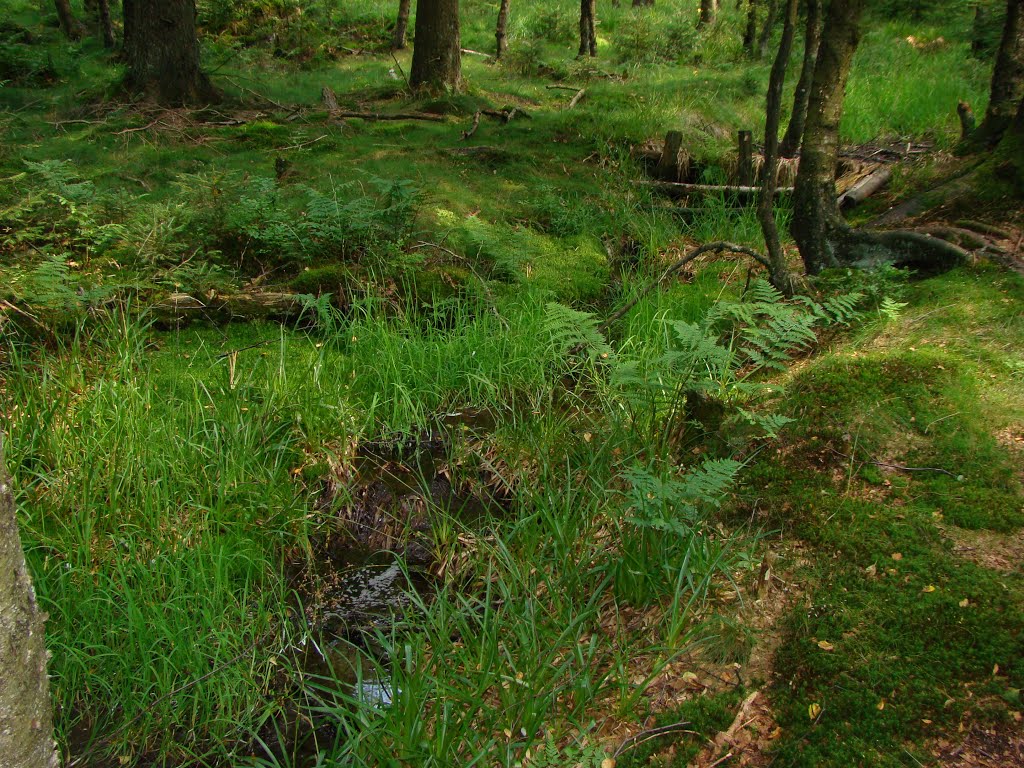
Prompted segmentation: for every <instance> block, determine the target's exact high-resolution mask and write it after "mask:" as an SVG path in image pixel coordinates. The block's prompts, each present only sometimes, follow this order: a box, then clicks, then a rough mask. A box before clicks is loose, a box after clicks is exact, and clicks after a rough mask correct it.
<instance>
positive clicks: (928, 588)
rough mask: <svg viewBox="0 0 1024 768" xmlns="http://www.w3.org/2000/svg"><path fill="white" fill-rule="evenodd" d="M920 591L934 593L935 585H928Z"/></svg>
mask: <svg viewBox="0 0 1024 768" xmlns="http://www.w3.org/2000/svg"><path fill="white" fill-rule="evenodd" d="M921 591H922V592H934V591H935V585H934V584H929V585H928V586H927V587H925V588H924V589H922V590H921Z"/></svg>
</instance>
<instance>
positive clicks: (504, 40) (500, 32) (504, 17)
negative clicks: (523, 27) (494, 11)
mask: <svg viewBox="0 0 1024 768" xmlns="http://www.w3.org/2000/svg"><path fill="white" fill-rule="evenodd" d="M508 5H509V0H501V4H500V5H499V6H498V23H497V25H496V26H495V28H494V41H495V44H496V45H495V48H494V58H496V59H500V58H501V57H502V56H504V55H505V51H507V50H508Z"/></svg>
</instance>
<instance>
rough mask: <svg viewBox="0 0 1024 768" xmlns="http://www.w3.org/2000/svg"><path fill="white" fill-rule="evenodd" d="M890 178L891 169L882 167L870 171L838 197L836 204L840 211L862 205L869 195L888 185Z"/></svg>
mask: <svg viewBox="0 0 1024 768" xmlns="http://www.w3.org/2000/svg"><path fill="white" fill-rule="evenodd" d="M891 178H892V169H891V168H889V167H888V166H885V165H883V166H882V167H880V168H876V169H875V170H873V171H871V173H869V174H868V175H867V176H865V177H864V178H862V179H861V180H860V181H858V182H857V183H856V184H854V185H853V186H852V187H850V188H849V189H848V190H846V191H845V192H844V193H843V194H841V195H839V199H838V203H839V207H840V209H842V210H846V209H849V208H853V207H854V206H856V205H859V204H860V203H863V202H864V201H865V200H867V199H868V198H869V197H871V195H873V194H874V193H875V192H877V191H878V190H880V189H881V188H882V187H884V186H885V185H886V184H888V183H889V179H891Z"/></svg>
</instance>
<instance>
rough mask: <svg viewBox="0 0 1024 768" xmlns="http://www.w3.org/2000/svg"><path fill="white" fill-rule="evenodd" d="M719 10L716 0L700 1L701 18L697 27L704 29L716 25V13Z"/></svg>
mask: <svg viewBox="0 0 1024 768" xmlns="http://www.w3.org/2000/svg"><path fill="white" fill-rule="evenodd" d="M717 10H718V8H717V4H716V3H715V0H700V18H699V19H698V20H697V26H698V27H703V26H705V25H711V24H714V23H715V12H716V11H717Z"/></svg>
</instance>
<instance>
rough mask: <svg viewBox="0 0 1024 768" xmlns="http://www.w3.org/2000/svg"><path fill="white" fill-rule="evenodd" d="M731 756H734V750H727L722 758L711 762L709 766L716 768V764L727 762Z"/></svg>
mask: <svg viewBox="0 0 1024 768" xmlns="http://www.w3.org/2000/svg"><path fill="white" fill-rule="evenodd" d="M731 757H732V751H731V750H730V751H729V752H726V753H725V754H724V755H722V756H721V757H720V758H718V759H717V760H715V762H713V763H711V764H710V765H709V766H708V768H715V766H716V765H721V764H722V763H724V762H725V761H726V760H729V759H730V758H731Z"/></svg>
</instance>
